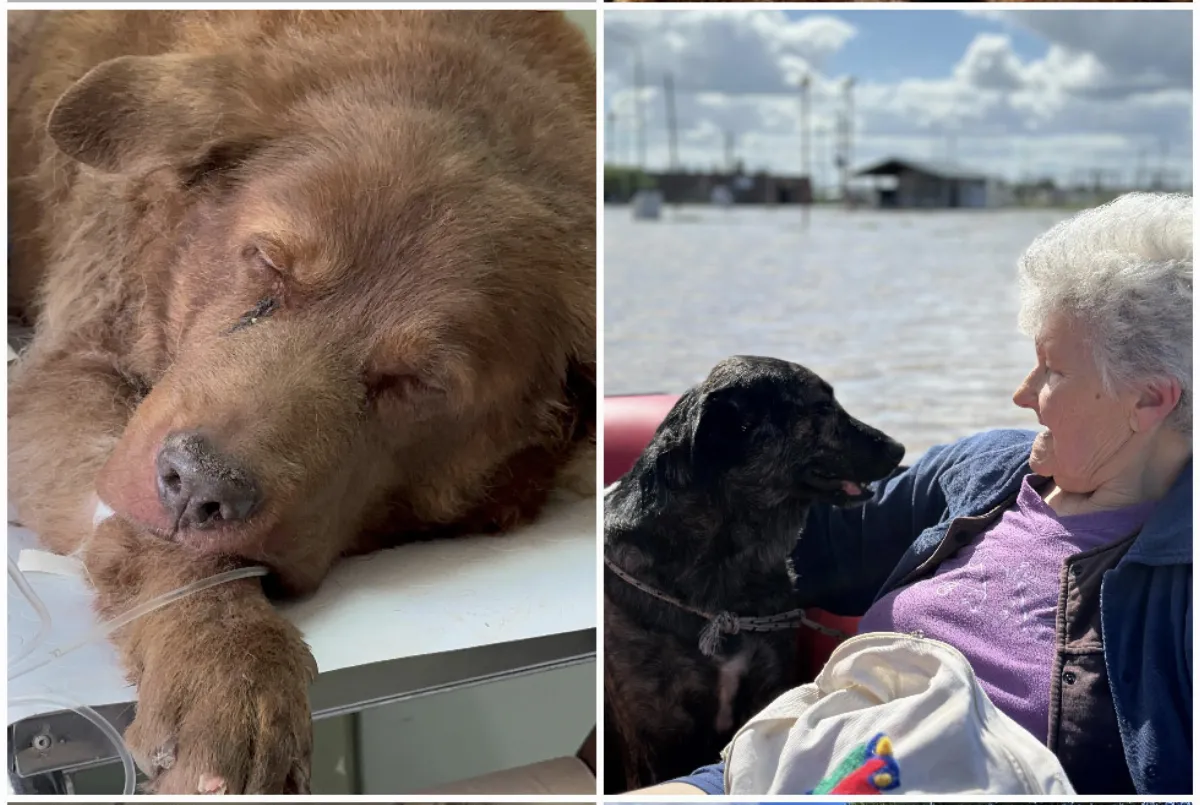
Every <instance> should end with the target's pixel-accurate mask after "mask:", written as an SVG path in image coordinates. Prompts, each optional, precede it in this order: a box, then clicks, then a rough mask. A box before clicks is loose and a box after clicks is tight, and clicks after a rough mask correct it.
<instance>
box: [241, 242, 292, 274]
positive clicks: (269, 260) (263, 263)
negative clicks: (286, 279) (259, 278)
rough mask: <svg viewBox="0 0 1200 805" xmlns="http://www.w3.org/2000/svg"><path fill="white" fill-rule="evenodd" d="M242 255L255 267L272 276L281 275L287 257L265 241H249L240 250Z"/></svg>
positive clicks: (285, 265)
mask: <svg viewBox="0 0 1200 805" xmlns="http://www.w3.org/2000/svg"><path fill="white" fill-rule="evenodd" d="M242 257H244V258H245V259H246V260H248V261H249V262H250V263H251V264H253V265H254V267H255V268H258V269H260V270H262V271H265V272H267V273H268V274H271V275H273V276H280V277H281V276H283V274H284V270H285V269H286V268H287V259H286V258H285V256H284V254H283V252H282V251H281V250H279V249H276V248H274V247H273V246H271V245H270V244H266V243H261V242H256V243H251V244H250V245H248V246H246V248H244V249H243V250H242Z"/></svg>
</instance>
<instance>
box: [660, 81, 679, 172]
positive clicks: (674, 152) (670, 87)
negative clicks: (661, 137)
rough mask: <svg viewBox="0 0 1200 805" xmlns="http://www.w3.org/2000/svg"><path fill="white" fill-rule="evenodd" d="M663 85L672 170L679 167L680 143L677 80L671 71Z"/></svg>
mask: <svg viewBox="0 0 1200 805" xmlns="http://www.w3.org/2000/svg"><path fill="white" fill-rule="evenodd" d="M663 85H664V86H663V88H664V89H665V90H666V97H667V133H668V134H669V135H670V139H669V140H668V143H669V146H670V152H669V153H670V159H669V166H670V169H671V170H676V169H678V167H679V144H678V141H677V139H676V138H677V132H676V127H675V80H674V78H673V77H672V76H671V73H670V71H667V73H666V74H665V75H664V76H663Z"/></svg>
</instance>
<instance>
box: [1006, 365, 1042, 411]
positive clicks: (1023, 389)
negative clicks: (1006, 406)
mask: <svg viewBox="0 0 1200 805" xmlns="http://www.w3.org/2000/svg"><path fill="white" fill-rule="evenodd" d="M1012 401H1013V405H1016V406H1017V407H1018V408H1030V409H1032V408H1033V407H1034V404H1035V403H1036V402H1037V393H1036V390H1035V389H1034V388H1033V373H1032V372H1030V373H1029V374H1028V375H1027V376H1026V377H1025V379H1024V380H1022V381H1021V385H1019V386H1017V390H1016V391H1014V392H1013V397H1012Z"/></svg>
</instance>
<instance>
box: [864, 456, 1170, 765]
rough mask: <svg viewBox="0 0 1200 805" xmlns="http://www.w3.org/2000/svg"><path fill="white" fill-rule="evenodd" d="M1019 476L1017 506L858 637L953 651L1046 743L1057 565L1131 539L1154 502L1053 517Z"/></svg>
mask: <svg viewBox="0 0 1200 805" xmlns="http://www.w3.org/2000/svg"><path fill="white" fill-rule="evenodd" d="M1032 477H1034V476H1026V477H1025V480H1024V481H1023V482H1022V484H1021V491H1020V493H1019V494H1018V496H1017V502H1016V504H1015V505H1014V506H1012V507H1011V508H1010V509H1008V510H1007V511H1006V512H1004V514H1003V515H1002V516H1001V518H1000V519H999V520H998V521H997V522H996V523H995V524H994V525H992V527H991V528H989V529H988V530H987V531H986V532H985V533H984V534H983V536H982V537H980V538H979V539H977V540H976V541H975V542H973V543H972V544H970V545H968V546H967V547H965V548H963V549H962V550H961V551H959V552H958V553H957V554H955V555H954V556H953V557H951V558H950V559H947V560H946V561H945V562H943V563H942V564H941V565H940V566H939V567H938V569H937V571H936V572H935V573H934V575H933V576H931V577H930V578H927V579H923V580H921V581H918V582H915V583H913V584H910V585H908V586H907V587H902V588H900V589H898V590H893V591H892V592H890V593H888V594H887V595H885V596H884V597H883V598H881V599H879V600H878V601H876V602H875V603H874V604H873V605H872V606H871V608H870V609H869V610H867V613H866V614H865V615H864V616H863V618H862V621H861V622H860V623H859V627H858V631H859V633H860V634H862V633H865V632H903V633H912V632H919V633H921V634H922V635H923V636H925V637H928V638H930V639H933V640H940V641H942V642H944V643H948V644H950V645H951V646H954V647H955V648H957V649H958V650H959V651H961V652H962V653H963V654H964V655H965V656H966V658H967V660H968V661H969V662H970V663H971V667H972V668H973V669H974V671H975V675H976V676H977V677H978V679H979V683H980V684H981V685H982V686H983V689H984V690H985V691H987V694H988V696H989V697H990V698H991V700H992V703H993V704H995V705H996V707H998V708H999V709H1000V710H1001V711H1002V712H1004V713H1005V714H1007V715H1008V716H1009V717H1010V718H1012V719H1013V720H1015V721H1016V722H1017V723H1018V724H1020V725H1021V726H1022V727H1024V728H1025V729H1027V730H1029V731H1030V732H1031V733H1033V734H1034V735H1035V736H1036V737H1037V738H1038V740H1040V741H1042V742H1043V743H1044V742H1045V741H1046V733H1047V732H1048V730H1049V721H1050V672H1051V665H1052V664H1053V659H1054V641H1055V619H1056V617H1057V614H1058V598H1059V587H1060V584H1061V582H1060V580H1059V575H1060V573H1061V572H1062V567H1063V561H1064V560H1065V559H1067V558H1068V557H1070V556H1072V555H1074V554H1077V553H1081V552H1083V551H1088V550H1091V549H1093V548H1100V547H1103V546H1105V545H1109V544H1111V543H1113V542H1116V541H1118V540H1121V539H1123V538H1125V537H1128V536H1129V535H1131V534H1132V533H1133V532H1135V531H1137V530H1138V529H1139V528H1140V527H1141V526H1142V524H1143V522H1144V521H1145V519H1146V517H1147V516H1149V514H1150V512H1151V510H1152V509H1153V508H1154V502H1153V501H1150V502H1147V503H1142V504H1138V505H1135V506H1128V507H1126V508H1123V509H1116V510H1113V511H1104V512H1093V513H1089V514H1077V515H1071V516H1068V517H1059V516H1058V515H1057V514H1055V513H1054V510H1053V509H1051V508H1050V507H1049V506H1048V505H1046V502H1045V501H1044V500H1042V498H1041V496H1040V495H1039V494H1038V492H1037V490H1035V489H1034V488H1033V487H1032V486H1030V484H1029V480H1030V478H1032Z"/></svg>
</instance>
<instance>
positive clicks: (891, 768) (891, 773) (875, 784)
mask: <svg viewBox="0 0 1200 805" xmlns="http://www.w3.org/2000/svg"><path fill="white" fill-rule="evenodd" d="M899 786H900V765H899V764H898V763H897V762H896V758H895V756H894V754H893V752H892V741H891V739H890V738H888V737H887V736H886V735H884V734H883V733H882V732H881V733H879V734H878V735H876V736H875V737H874V738H872V739H871V740H869V741H867V742H866V743H865V744H863V745H862V746H858V747H855V748H854V749H853V750H851V752H850V754H848V755H847V756H846V758H845V759H844V760H842V762H841V763H839V764H838V765H837V767H836V768H834V770H833V772H832V773H831V774H830V775H829V776H827V777H826V778H825V779H824V780H822V781H821V782H820V783H818V784H817V787H816V788H814V789H813V790H811V791H809V792H808V793H809V794H854V795H859V796H863V795H870V794H882V793H883V792H884V791H890V790H891V789H893V788H898V787H899Z"/></svg>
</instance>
